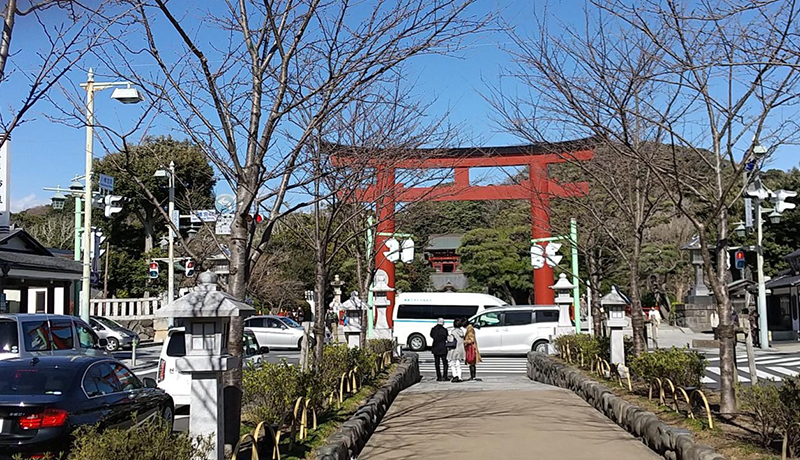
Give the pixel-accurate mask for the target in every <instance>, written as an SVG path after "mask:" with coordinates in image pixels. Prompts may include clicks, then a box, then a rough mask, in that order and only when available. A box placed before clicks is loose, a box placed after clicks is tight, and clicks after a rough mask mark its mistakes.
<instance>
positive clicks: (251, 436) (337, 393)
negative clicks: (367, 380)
mask: <svg viewBox="0 0 800 460" xmlns="http://www.w3.org/2000/svg"><path fill="white" fill-rule="evenodd" d="M391 365H392V352H391V351H387V352H384V353H382V354H381V355H379V356H378V357H377V358H376V360H375V367H374V368H373V369H370V374H371V375H372V376H373V377H374V376H376V375H378V374H380V373H381V372H383V370H384V369H386V368H388V367H389V366H391ZM363 383H364V382H363V381H362V382H359V381H358V367H354V368H353V369H350V370H349V371H347V372H343V373H342V375H341V377H340V378H339V385H338V386H337V388H335V389H333V391H331V393H330V394H329V396H328V400H327V401H328V403H327V407H328V408H330V407H333V404H334V401H335V402H336V408H337V409H341V407H342V402H344V399H345V395H348V394H356V393H358V391H359V388H360V387H361V386H363ZM310 403H311V399H310V398H308V397H307V396H306V397H303V396H300V397H298V398H297V400H296V401H295V403H294V408H293V410H291V411H288V412H287V413H286V414H284V416H283V417H282V418H281V421H280V422H278V423H277V425H276V427H277V429H275V428H274V427H273V426H272V425H269V424H267V423H266V422H264V421H261V422H259V423H258V424H257V425H256V427H255V429H253V431H251V432H250V433H247V434H245V435H243V436H242V437H241V438H239V441H238V442H237V443H236V446H235V448H234V449H233V452H240V451H241V449H242V445H244V444H245V443H247V442H249V443H250V445H251V447H250V449H251V450H250V459H251V460H260V458H261V457H260V454H259V453H258V441H259V439H264V438H266V437H267V436H269V438H266V439H270V440H272V442H273V447H272V452H271V456H270V457H269V458H271V459H272V460H280V459H281V451H280V443H281V437H282V435H283V433H284V431H288V435H289V437H290V444H289V448H290V449H291V448H292V447H294V443H295V442H296V441H297V440H300V441H302V440H304V439H305V438H306V437H308V435H309V433H310V432H311V431H314V430H316V429H317V411H316V410H315V409H314V407H313V406H312V405H310ZM322 409H325V406H323V407H322ZM309 415H310V417H309ZM309 418H310V420H311V423H310V426H309Z"/></svg>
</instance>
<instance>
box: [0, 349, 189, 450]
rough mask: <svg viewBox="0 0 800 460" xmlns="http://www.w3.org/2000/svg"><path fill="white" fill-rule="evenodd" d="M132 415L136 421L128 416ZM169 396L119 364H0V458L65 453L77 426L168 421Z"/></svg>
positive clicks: (78, 360)
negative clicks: (161, 419)
mask: <svg viewBox="0 0 800 460" xmlns="http://www.w3.org/2000/svg"><path fill="white" fill-rule="evenodd" d="M134 412H135V413H136V414H137V416H136V421H134V419H133V417H132V416H133V413H134ZM173 415H174V404H173V402H172V398H171V397H170V396H169V395H168V394H166V393H165V392H164V390H161V389H160V388H156V382H155V381H154V380H153V379H150V378H145V379H144V381H141V380H139V378H138V377H136V376H135V375H134V374H133V372H131V370H130V369H128V368H127V367H125V365H123V364H122V363H120V362H119V361H117V360H115V359H113V358H107V357H92V356H70V357H66V356H42V357H34V358H13V359H7V360H4V361H0V458H3V457H4V456H9V457H10V456H12V455H14V454H15V453H23V454H24V455H33V454H40V453H42V452H53V453H58V452H67V451H68V448H69V444H70V441H71V439H70V438H71V436H70V433H71V432H72V431H73V430H74V429H76V428H77V427H79V426H81V425H94V424H97V425H99V427H100V428H101V429H105V428H128V427H131V426H133V424H134V423H142V422H145V421H147V420H150V419H152V418H153V417H162V418H164V419H165V420H166V421H167V422H168V423H169V424H170V425H171V424H172V423H173Z"/></svg>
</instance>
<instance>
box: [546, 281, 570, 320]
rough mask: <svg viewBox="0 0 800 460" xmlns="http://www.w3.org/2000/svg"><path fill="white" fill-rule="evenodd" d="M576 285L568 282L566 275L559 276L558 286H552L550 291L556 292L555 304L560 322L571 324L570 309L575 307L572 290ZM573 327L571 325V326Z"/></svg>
mask: <svg viewBox="0 0 800 460" xmlns="http://www.w3.org/2000/svg"><path fill="white" fill-rule="evenodd" d="M573 288H575V285H574V284H572V283H570V282H569V281H568V280H567V275H565V274H564V273H562V274H560V275H558V281H557V282H556V284H554V285H552V286H550V289H552V290H554V291H556V298H555V303H556V305H558V309H559V314H558V317H559V322H562V321H564V322H567V323H568V324H570V323H569V308H570V307H571V306H572V305H573V298H572V290H573ZM570 325H571V324H570Z"/></svg>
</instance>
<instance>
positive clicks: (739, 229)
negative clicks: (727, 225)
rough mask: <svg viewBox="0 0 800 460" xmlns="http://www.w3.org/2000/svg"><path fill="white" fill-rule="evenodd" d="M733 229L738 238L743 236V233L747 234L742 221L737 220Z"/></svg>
mask: <svg viewBox="0 0 800 460" xmlns="http://www.w3.org/2000/svg"><path fill="white" fill-rule="evenodd" d="M733 231H734V232H735V233H736V236H738V237H739V238H744V237H745V235H746V234H747V227H745V226H744V222H738V223H737V225H736V228H734V229H733Z"/></svg>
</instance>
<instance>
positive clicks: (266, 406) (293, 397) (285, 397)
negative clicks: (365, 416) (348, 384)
mask: <svg viewBox="0 0 800 460" xmlns="http://www.w3.org/2000/svg"><path fill="white" fill-rule="evenodd" d="M371 342H372V341H371ZM368 345H369V344H368ZM372 347H374V348H372ZM385 347H386V344H385V343H382V342H377V343H375V344H374V345H372V346H368V349H367V350H362V349H361V348H348V347H347V345H344V344H338V345H326V346H325V348H324V349H323V359H322V362H321V363H319V364H318V365H317V366H316V367H315V368H314V369H312V370H309V371H307V372H303V371H302V370H301V369H300V367H299V366H290V365H288V364H287V363H286V362H285V361H284V362H282V363H265V364H263V365H262V366H260V367H249V368H247V369H245V370H244V372H243V376H242V383H243V390H244V391H243V393H244V394H243V396H242V421H243V422H244V423H245V424H247V425H249V426H254V425H256V424H258V423H259V422H261V421H265V422H267V423H270V424H272V425H277V424H280V423H281V422H282V421H283V419H284V416H285V415H286V414H287V413H288V412H290V411H292V410H293V408H294V404H295V402H296V401H297V398H299V397H304V398H309V400H310V405H311V407H313V408H314V409H315V410H317V411H319V409H322V408H323V406H324V404H325V402H326V401H327V400H328V397H329V395H330V394H331V392H332V391H338V389H339V385H340V382H341V377H342V374H348V373H349V372H350V371H351V370H355V371H356V378H357V380H358V381H359V382H364V381H368V380H369V379H371V378H372V377H373V375H374V369H375V365H376V362H377V359H378V356H379V353H376V352H373V351H372V349H375V350H380V349H383V348H385ZM390 347H391V346H390Z"/></svg>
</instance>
